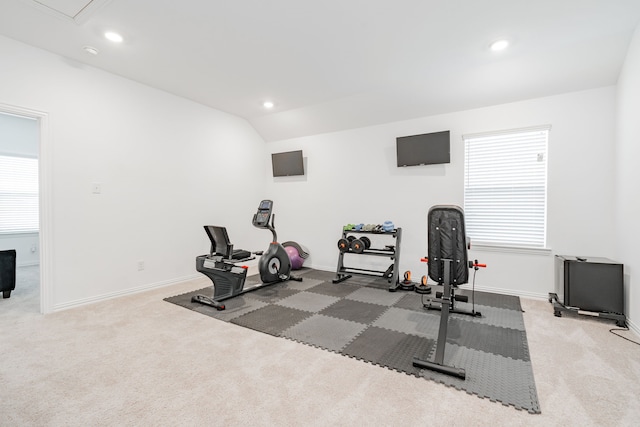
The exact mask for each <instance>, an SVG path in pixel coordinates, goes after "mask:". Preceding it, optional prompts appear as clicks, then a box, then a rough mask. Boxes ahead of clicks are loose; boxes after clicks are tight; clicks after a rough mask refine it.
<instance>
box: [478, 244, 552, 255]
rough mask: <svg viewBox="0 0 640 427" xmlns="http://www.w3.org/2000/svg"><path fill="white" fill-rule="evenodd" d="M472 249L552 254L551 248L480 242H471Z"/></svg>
mask: <svg viewBox="0 0 640 427" xmlns="http://www.w3.org/2000/svg"><path fill="white" fill-rule="evenodd" d="M471 250H472V251H480V252H504V253H510V254H525V255H540V256H551V254H552V251H551V248H527V247H520V246H498V245H487V244H478V243H475V244H474V243H473V242H471Z"/></svg>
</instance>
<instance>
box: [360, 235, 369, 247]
mask: <svg viewBox="0 0 640 427" xmlns="http://www.w3.org/2000/svg"><path fill="white" fill-rule="evenodd" d="M360 240H362V243H364V248H365V249H369V248H370V247H371V240H370V239H369V238H368V237H367V236H362V237H360Z"/></svg>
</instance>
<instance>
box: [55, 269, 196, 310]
mask: <svg viewBox="0 0 640 427" xmlns="http://www.w3.org/2000/svg"><path fill="white" fill-rule="evenodd" d="M201 277H202V276H201V275H200V274H192V275H189V276H184V277H179V278H175V279H171V280H164V281H162V282H156V283H149V284H146V285H142V286H137V287H135V288H130V289H123V290H121V291H116V292H110V293H107V294H102V295H96V296H93V297H89V298H82V299H78V300H75V301H69V302H65V303H62V304H56V305H54V306H53V311H62V310H68V309H70V308H75V307H80V306H83V305H87V304H93V303H96V302H100V301H106V300H109V299H113V298H118V297H122V296H126V295H133V294H137V293H140V292H145V291H149V290H151V289H157V288H163V287H165V286H170V285H176V284H178V283H183V282H188V281H190V280H194V279H199V278H201Z"/></svg>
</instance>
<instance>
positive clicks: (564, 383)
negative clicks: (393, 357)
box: [0, 267, 640, 426]
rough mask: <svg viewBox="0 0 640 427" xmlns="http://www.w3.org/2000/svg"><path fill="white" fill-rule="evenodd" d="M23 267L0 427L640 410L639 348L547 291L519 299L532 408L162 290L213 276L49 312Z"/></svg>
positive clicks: (499, 420)
mask: <svg viewBox="0 0 640 427" xmlns="http://www.w3.org/2000/svg"><path fill="white" fill-rule="evenodd" d="M20 270H21V271H20V273H19V277H18V285H17V288H16V291H14V292H13V293H12V296H11V298H10V299H4V300H1V299H0V334H1V337H2V338H1V341H0V343H1V344H0V426H31V425H34V426H86V425H94V426H95V425H108V426H115V425H154V426H156V425H163V426H164V425H171V426H173V425H278V426H299V425H319V426H325V425H345V426H347V425H348V426H352V425H376V426H378V425H385V426H386V425H388V426H392V425H393V426H395V425H402V426H405V425H408V426H412V425H416V426H418V425H421V426H424V425H435V426H438V425H460V426H470V425H494V426H495V425H509V426H518V425H525V426H527V425H534V426H538V425H539V426H549V425H563V426H567V425H576V426H603V425H606V426H616V425H620V426H626V425H629V426H631V425H637V424H638V419H640V399H638V396H640V346H637V345H634V344H632V343H630V342H627V341H625V340H623V339H621V338H618V337H616V336H614V335H613V334H611V333H609V332H608V330H609V329H610V328H612V327H615V324H614V323H613V322H610V321H603V320H598V319H591V318H585V317H573V316H569V315H565V316H564V317H562V318H556V317H554V316H553V309H552V307H551V304H549V303H548V302H546V301H537V300H529V299H524V298H523V299H522V306H523V308H524V310H525V313H524V320H525V324H526V328H527V338H528V341H529V347H530V353H531V358H532V364H533V370H534V375H535V379H536V387H537V391H538V397H539V399H540V406H541V410H542V414H540V415H531V414H529V413H527V412H524V411H518V410H516V409H514V408H512V407H505V406H503V405H501V404H500V403H495V402H491V401H489V400H486V399H480V398H478V397H476V396H473V395H468V394H466V393H465V392H462V391H458V390H455V389H452V388H448V387H446V386H443V385H441V384H436V383H433V382H429V381H424V380H423V379H419V378H414V377H411V376H408V375H405V374H402V373H398V372H395V371H391V370H387V369H382V368H380V367H377V366H372V365H369V364H366V363H364V362H360V361H358V360H354V359H349V358H346V357H344V356H340V355H338V354H334V353H330V352H326V351H322V350H319V349H316V348H313V347H309V346H306V345H304V344H299V343H296V342H293V341H287V340H283V339H280V338H276V337H272V336H269V335H265V334H261V333H259V332H255V331H252V330H249V329H246V328H242V327H239V326H236V325H233V324H230V323H226V322H221V321H216V320H215V319H212V318H210V317H207V316H202V315H201V314H199V313H195V312H192V311H189V310H185V309H183V308H181V307H178V306H176V305H174V304H170V303H167V302H165V301H163V300H162V299H163V298H165V297H169V296H172V295H176V294H179V293H183V292H188V291H190V290H195V289H198V288H201V287H202V286H203V285H206V284H207V279H206V278H203V279H201V280H195V281H192V282H187V283H183V284H179V285H174V286H168V287H165V288H162V289H157V290H153V291H149V292H145V293H141V294H136V295H132V296H127V297H121V298H117V299H113V300H109V301H105V302H100V303H96V304H92V305H88V306H84V307H80V308H76V309H71V310H66V311H63V312H59V313H54V314H50V315H46V316H43V315H40V314H38V309H39V300H38V295H37V292H36V290H37V283H36V284H35V285H34V283H32V282H33V280H34V277H35V278H36V279H37V268H35V267H29V268H23V269H20ZM34 271H35V272H36V273H35V274H34ZM625 335H626V336H628V337H631V338H634V339H636V340H638V337H637V336H635V335H633V334H632V333H630V332H627V333H625Z"/></svg>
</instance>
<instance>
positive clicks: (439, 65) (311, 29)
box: [0, 0, 640, 141]
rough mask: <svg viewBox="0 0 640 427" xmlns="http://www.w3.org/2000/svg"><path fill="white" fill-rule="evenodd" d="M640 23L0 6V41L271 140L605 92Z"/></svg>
mask: <svg viewBox="0 0 640 427" xmlns="http://www.w3.org/2000/svg"><path fill="white" fill-rule="evenodd" d="M639 21H640V1H638V0H536V1H527V0H456V1H454V0H451V1H443V0H394V1H389V0H322V1H315V2H311V1H304V0H179V1H178V0H2V1H1V2H0V34H2V35H4V36H7V37H10V38H13V39H15V40H18V41H21V42H24V43H27V44H30V45H33V46H36V47H39V48H42V49H46V50H48V51H51V52H54V53H57V54H59V55H62V56H64V57H67V58H70V59H73V60H75V61H79V62H82V63H85V64H88V65H91V66H94V67H97V68H100V69H103V70H106V71H109V72H111V73H114V74H117V75H120V76H124V77H127V78H129V79H132V80H135V81H138V82H140V83H143V84H146V85H149V86H152V87H155V88H158V89H161V90H164V91H167V92H170V93H173V94H176V95H179V96H182V97H185V98H188V99H191V100H194V101H196V102H199V103H202V104H204V105H208V106H210V107H213V108H216V109H219V110H222V111H226V112H229V113H232V114H235V115H238V116H241V117H244V118H246V119H247V120H248V121H249V122H250V123H252V125H253V126H254V127H255V128H256V129H257V131H258V132H259V133H260V134H261V135H262V136H263V138H264V139H265V140H266V141H274V140H280V139H287V138H291V137H298V136H305V135H312V134H317V133H323V132H331V131H337V130H343V129H349V128H354V127H361V126H368V125H375V124H380V123H386V122H391V121H397V120H404V119H411V118H415V117H421V116H427V115H434V114H440V113H446V112H452V111H460V110H465V109H469V108H476V107H482V106H487V105H494V104H499V103H505V102H512V101H517V100H522V99H529V98H535V97H540V96H547V95H553V94H558V93H565V92H571V91H576V90H583V89H590V88H595V87H601V86H607V85H613V84H615V83H616V81H617V78H618V74H619V72H620V69H621V66H622V63H623V60H624V58H625V54H626V51H627V48H628V44H629V41H630V39H631V36H632V34H633V31H634V30H635V28H636V26H637V25H638V23H639ZM105 31H115V32H118V33H119V34H121V35H122V36H123V38H124V41H123V42H121V43H117V44H116V43H113V42H110V41H109V40H107V39H105V38H104V33H105ZM498 39H507V40H509V42H510V45H509V47H508V48H507V49H505V50H503V51H500V52H494V51H491V50H490V49H489V46H490V44H491V43H492V42H494V41H496V40H498ZM85 47H93V48H94V49H95V50H96V51H97V52H98V53H97V55H94V54H90V53H88V52H87V51H86V50H85V49H84V48H85ZM1 60H2V61H8V60H10V58H2V59H1ZM267 100H270V101H272V102H273V103H274V107H273V108H272V109H270V110H267V109H265V108H264V107H263V102H264V101H267Z"/></svg>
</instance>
